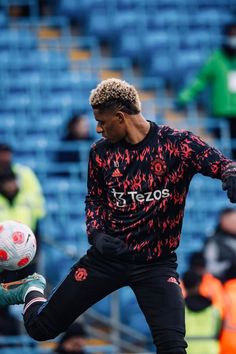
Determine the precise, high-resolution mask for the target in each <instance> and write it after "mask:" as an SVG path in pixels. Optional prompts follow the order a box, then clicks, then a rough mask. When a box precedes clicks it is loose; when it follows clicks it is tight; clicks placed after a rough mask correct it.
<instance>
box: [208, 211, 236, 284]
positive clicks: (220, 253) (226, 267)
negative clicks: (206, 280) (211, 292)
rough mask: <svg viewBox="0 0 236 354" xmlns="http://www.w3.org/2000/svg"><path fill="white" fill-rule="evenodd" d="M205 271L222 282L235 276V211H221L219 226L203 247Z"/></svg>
mask: <svg viewBox="0 0 236 354" xmlns="http://www.w3.org/2000/svg"><path fill="white" fill-rule="evenodd" d="M204 254H205V259H206V269H207V271H208V272H209V273H211V274H213V275H214V276H216V277H217V278H219V279H220V280H221V281H222V282H225V281H227V280H228V279H231V278H232V276H236V274H235V269H236V210H235V209H233V208H226V209H223V210H222V211H221V214H220V217H219V224H218V226H217V228H216V230H215V233H214V234H213V236H212V237H210V238H209V240H208V241H207V243H206V245H205V250H204Z"/></svg>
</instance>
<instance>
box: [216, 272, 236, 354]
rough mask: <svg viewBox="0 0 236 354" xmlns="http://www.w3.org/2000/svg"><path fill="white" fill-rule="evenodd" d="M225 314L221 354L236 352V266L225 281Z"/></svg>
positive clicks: (235, 353)
mask: <svg viewBox="0 0 236 354" xmlns="http://www.w3.org/2000/svg"><path fill="white" fill-rule="evenodd" d="M224 299H225V315H224V322H223V327H222V332H221V336H220V354H236V268H235V269H234V271H232V272H231V278H230V279H228V280H227V281H226V282H225V283H224Z"/></svg>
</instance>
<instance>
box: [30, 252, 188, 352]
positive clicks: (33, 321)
mask: <svg viewBox="0 0 236 354" xmlns="http://www.w3.org/2000/svg"><path fill="white" fill-rule="evenodd" d="M123 286H130V287H131V288H132V290H133V292H134V294H135V296H136V298H137V301H138V304H139V306H140V308H141V310H142V312H143V313H144V315H145V318H146V320H147V323H148V325H149V327H150V330H151V333H152V337H153V341H154V344H155V345H156V347H157V350H158V354H167V353H171V354H185V353H186V351H185V348H186V346H187V345H186V342H185V340H184V335H185V324H184V300H183V296H182V292H181V289H180V287H179V284H178V275H177V273H176V255H175V254H172V255H171V256H169V257H166V258H165V259H163V260H162V261H159V262H156V263H150V264H132V263H128V262H123V261H118V260H115V259H114V260H112V259H107V258H104V257H103V256H102V255H100V254H99V252H97V251H96V250H92V251H89V252H88V254H87V255H86V256H84V257H82V258H81V259H80V261H79V262H78V263H77V264H75V265H74V266H73V267H72V269H71V271H70V273H69V274H68V276H67V277H66V278H65V280H64V281H62V282H61V283H60V284H59V285H58V286H57V288H56V289H55V290H54V291H53V293H52V295H51V296H50V297H49V299H48V300H47V302H44V303H39V302H36V303H34V304H33V305H31V306H30V307H29V308H28V309H27V311H26V312H25V314H24V320H25V327H26V329H27V331H28V333H29V335H30V336H31V337H33V338H35V339H36V340H48V339H51V338H55V337H56V336H57V335H58V334H59V333H61V332H63V331H65V330H66V329H67V327H68V326H69V325H70V324H71V323H72V322H73V321H74V320H75V319H76V318H77V317H78V316H79V315H81V314H82V313H83V312H84V311H86V310H87V309H88V308H89V307H90V306H92V305H93V304H95V303H96V302H98V301H99V300H101V299H103V298H104V297H105V296H107V295H108V294H110V293H112V292H113V291H115V290H117V289H119V288H121V287H123ZM32 295H33V293H29V294H28V295H27V298H26V304H27V302H29V301H31V300H32ZM35 296H37V295H35ZM123 310H124V311H125V309H123Z"/></svg>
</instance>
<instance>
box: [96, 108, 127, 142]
mask: <svg viewBox="0 0 236 354" xmlns="http://www.w3.org/2000/svg"><path fill="white" fill-rule="evenodd" d="M93 113H94V117H95V119H96V121H97V127H96V131H97V133H98V134H102V136H103V137H104V138H106V139H108V140H109V141H110V142H111V143H117V142H118V141H120V140H122V139H123V138H124V137H125V135H126V126H125V119H124V116H123V114H122V112H116V113H109V112H107V111H106V112H101V111H100V110H98V109H94V111H93Z"/></svg>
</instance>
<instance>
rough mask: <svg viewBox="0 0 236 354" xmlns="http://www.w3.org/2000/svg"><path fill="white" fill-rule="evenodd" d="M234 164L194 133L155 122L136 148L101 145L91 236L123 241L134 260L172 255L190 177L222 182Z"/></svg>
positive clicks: (93, 162) (91, 187)
mask: <svg viewBox="0 0 236 354" xmlns="http://www.w3.org/2000/svg"><path fill="white" fill-rule="evenodd" d="M231 163H232V161H231V160H229V159H227V158H225V157H224V156H223V155H222V154H221V153H220V152H219V151H218V150H217V149H215V148H213V147H211V146H209V145H208V144H206V143H205V142H204V141H202V140H201V139H200V138H199V137H197V136H195V135H194V134H192V133H191V132H188V131H180V130H176V129H171V128H170V127H167V126H158V125H156V124H155V123H153V122H151V128H150V130H149V133H148V134H147V136H146V137H145V138H144V140H142V141H141V142H140V143H138V144H135V145H132V144H130V143H128V142H126V141H125V140H122V141H119V142H118V143H115V144H114V143H110V142H109V141H108V140H106V139H101V140H99V141H98V142H96V143H95V144H94V145H93V146H92V148H91V151H90V158H89V170H88V195H87V197H86V219H87V220H86V223H87V231H88V235H89V236H90V235H91V234H92V232H91V231H92V230H94V229H96V230H98V231H102V232H105V233H107V234H109V235H111V236H113V237H119V238H121V239H122V240H124V241H125V242H126V244H127V245H128V247H129V252H130V260H132V261H136V260H137V261H141V262H142V261H144V262H147V261H152V260H155V259H157V258H158V257H160V256H163V255H167V254H169V253H171V252H172V251H174V250H175V249H176V248H177V247H178V245H179V241H180V234H181V228H182V221H183V216H184V206H185V200H186V196H187V192H188V189H189V184H190V181H191V179H192V177H193V176H194V175H195V174H196V173H198V172H199V173H201V174H203V175H205V176H209V177H212V178H218V179H221V177H222V173H223V172H224V171H225V169H226V166H228V165H229V164H231Z"/></svg>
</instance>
